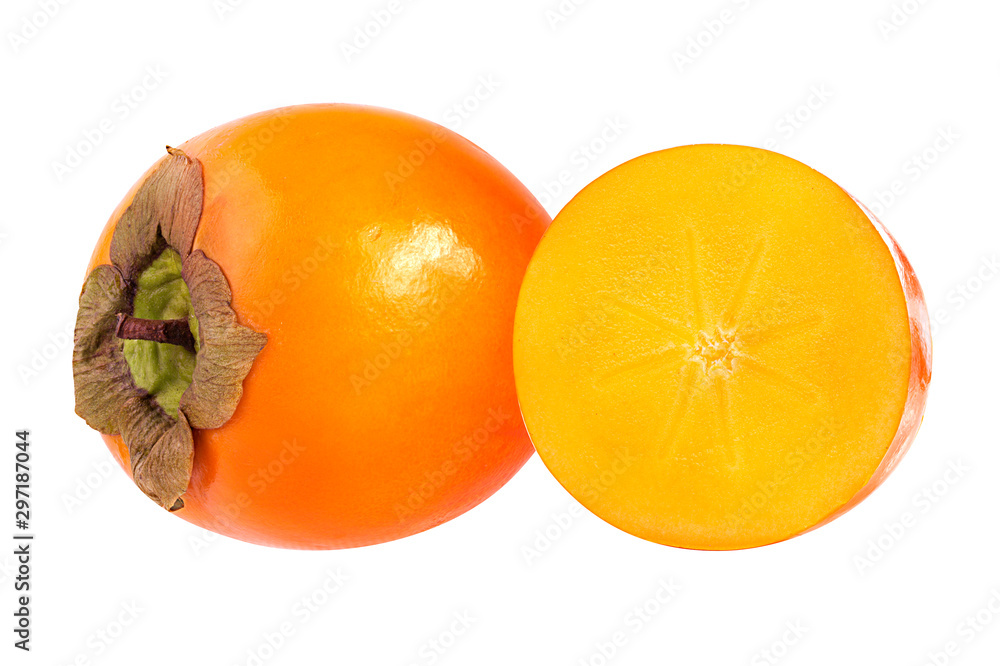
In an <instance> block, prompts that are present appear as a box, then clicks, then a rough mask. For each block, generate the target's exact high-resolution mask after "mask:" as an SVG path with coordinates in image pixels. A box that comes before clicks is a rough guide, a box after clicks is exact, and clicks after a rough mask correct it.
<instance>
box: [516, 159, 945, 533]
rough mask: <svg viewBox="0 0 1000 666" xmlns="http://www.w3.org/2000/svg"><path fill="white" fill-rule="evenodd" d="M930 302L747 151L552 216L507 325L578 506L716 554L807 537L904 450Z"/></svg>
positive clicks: (881, 242) (838, 209)
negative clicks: (925, 302) (513, 316)
mask: <svg viewBox="0 0 1000 666" xmlns="http://www.w3.org/2000/svg"><path fill="white" fill-rule="evenodd" d="M928 330H929V325H928V323H927V318H926V310H925V308H924V306H923V296H922V294H921V292H920V288H919V284H918V283H917V282H916V279H915V277H914V276H913V274H912V270H911V269H910V268H909V264H908V263H907V262H906V259H905V257H904V256H903V255H902V253H901V252H900V251H899V249H898V247H897V246H896V245H895V242H894V241H893V240H892V239H891V237H890V236H888V234H887V233H885V232H884V230H882V229H881V228H880V225H878V223H877V221H875V220H874V219H873V218H870V217H869V215H868V214H867V213H866V211H865V210H864V209H863V208H862V207H861V206H860V205H859V204H858V203H857V202H856V201H855V200H854V199H853V198H852V197H851V196H850V195H848V194H847V193H846V192H845V191H844V190H842V189H841V188H840V187H838V186H837V185H836V184H835V183H833V182H832V181H830V180H829V179H828V178H826V177H825V176H823V175H821V174H819V173H818V172H816V171H814V170H812V169H810V168H809V167H807V166H805V165H803V164H801V163H799V162H797V161H795V160H793V159H791V158H788V157H784V156H782V155H778V154H776V153H772V152H769V151H765V150H760V149H755V148H747V147H742V146H725V145H699V146H686V147H682V148H674V149H671V150H666V151H661V152H658V153H652V154H649V155H645V156H643V157H640V158H637V159H635V160H632V161H630V162H628V163H626V164H624V165H622V166H620V167H618V168H616V169H614V170H612V171H611V172H609V173H607V174H605V175H604V176H602V177H601V178H599V179H598V180H596V181H595V182H593V183H591V184H590V185H589V186H587V187H586V188H585V189H584V190H583V191H582V192H581V193H580V194H578V195H577V196H576V197H575V198H574V199H573V201H571V202H570V203H569V204H568V205H567V206H566V208H565V209H564V210H563V211H562V212H561V213H560V214H559V216H558V217H557V218H556V221H555V222H554V223H553V225H552V226H551V227H550V228H549V230H548V231H547V232H546V234H545V236H544V238H543V239H542V241H541V243H540V245H539V247H538V249H537V251H536V253H535V255H534V258H533V259H532V261H531V264H530V265H529V268H528V271H527V274H526V277H525V281H524V283H523V285H522V288H521V293H520V298H519V302H518V310H517V316H516V321H515V335H514V365H515V376H516V379H517V388H518V397H519V401H520V405H521V410H522V413H523V414H524V418H525V422H526V424H527V426H528V430H529V433H530V434H531V437H532V441H533V442H534V444H535V447H536V449H537V450H538V452H539V455H540V456H541V458H542V460H543V461H544V463H545V464H546V466H547V467H548V468H549V469H550V471H551V472H552V473H553V474H554V475H555V477H556V478H557V479H558V481H559V482H560V483H561V484H562V485H563V486H564V487H566V489H567V490H568V491H569V492H570V493H571V494H572V495H573V496H574V497H575V498H576V499H577V500H579V501H580V502H581V503H582V504H584V505H585V506H586V507H587V508H588V509H590V510H591V511H593V512H594V513H596V514H597V515H598V516H600V517H601V518H603V519H605V520H606V521H608V522H610V523H611V524H613V525H615V526H617V527H619V528H621V529H623V530H625V531H627V532H630V533H632V534H634V535H636V536H639V537H642V538H644V539H648V540H650V541H655V542H658V543H662V544H668V545H672V546H679V547H686V548H698V549H710V550H724V549H736V548H747V547H753V546H760V545H764V544H769V543H773V542H777V541H781V540H784V539H787V538H790V537H792V536H795V535H797V534H801V533H802V532H804V531H807V530H809V529H811V528H814V527H816V526H818V525H820V524H823V523H824V522H827V521H829V520H831V519H832V518H834V517H836V516H837V515H839V514H840V513H842V512H844V511H846V510H847V509H848V508H850V507H851V506H853V505H854V504H856V503H857V502H858V501H860V500H861V499H863V497H864V496H866V495H867V494H869V493H870V492H871V491H872V490H874V487H875V486H877V485H878V483H880V482H881V480H882V479H884V478H885V475H886V474H888V472H889V471H891V468H892V467H893V466H894V465H895V463H896V462H897V461H898V459H899V457H900V456H901V455H902V453H903V452H904V451H905V449H906V447H908V445H909V443H910V441H911V440H912V437H913V435H914V434H915V432H916V429H917V427H918V426H919V422H920V418H921V415H922V413H923V407H924V401H925V395H926V386H927V383H928V381H929V376H930V369H929V333H928Z"/></svg>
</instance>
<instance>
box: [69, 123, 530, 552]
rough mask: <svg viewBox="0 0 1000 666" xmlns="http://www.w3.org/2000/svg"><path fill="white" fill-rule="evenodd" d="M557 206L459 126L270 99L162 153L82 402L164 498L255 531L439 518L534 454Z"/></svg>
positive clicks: (99, 331) (239, 529)
mask: <svg viewBox="0 0 1000 666" xmlns="http://www.w3.org/2000/svg"><path fill="white" fill-rule="evenodd" d="M549 221H550V220H549V219H548V217H547V215H546V214H545V212H544V210H543V209H542V208H541V206H540V205H539V204H538V202H537V201H536V200H535V199H534V198H533V197H532V195H531V194H530V193H529V191H528V190H527V189H526V188H525V187H524V186H523V185H522V184H521V183H520V182H519V181H518V180H517V179H516V178H514V177H513V176H512V175H511V174H510V173H509V172H508V171H507V170H506V169H504V168H503V167H502V166H501V165H500V164H499V163H498V162H497V161H496V160H494V159H493V158H492V157H490V156H489V155H488V154H486V153H485V152H484V151H483V150H482V149H480V148H478V147H477V146H475V145H474V144H472V143H470V142H469V141H467V140H466V139H464V138H462V137H460V136H459V135H457V134H455V133H453V132H451V131H449V130H446V129H444V128H442V127H440V126H438V125H435V124H433V123H431V122H428V121H425V120H421V119H418V118H415V117H412V116H409V115H405V114H402V113H397V112H393V111H388V110H382V109H376V108H371V107H362V106H350V105H334V104H330V105H307V106H297V107H288V108H284V109H277V110H273V111H268V112H265V113H260V114H257V115H253V116H250V117H247V118H243V119H241V120H237V121H234V122H231V123H228V124H226V125H223V126H221V127H217V128H215V129H213V130H210V131H208V132H206V133H204V134H202V135H200V136H198V137H195V138H193V139H191V140H190V141H188V142H186V143H184V144H182V145H180V146H178V147H177V148H172V149H169V153H168V154H167V155H166V156H164V157H163V159H161V160H160V161H159V162H158V163H157V164H156V165H154V167H153V168H152V169H151V170H150V171H149V172H148V173H147V174H146V175H145V176H144V177H143V178H142V179H141V180H140V181H139V182H138V183H137V184H136V185H135V186H134V187H133V188H132V191H131V192H129V194H128V195H127V196H126V198H125V200H124V201H122V203H121V204H120V205H119V206H118V208H117V209H116V210H115V211H114V213H113V215H112V216H111V219H110V221H109V222H108V224H107V226H106V228H105V229H104V232H103V234H102V235H101V237H100V239H99V241H98V243H97V247H96V249H95V250H94V253H93V257H92V258H91V261H90V265H89V268H88V278H87V281H86V283H85V285H84V289H83V292H82V295H81V307H80V313H79V315H78V321H77V328H76V335H75V338H76V340H75V349H74V377H75V386H76V398H77V411H78V413H79V414H80V415H81V416H83V417H84V418H85V419H86V420H87V422H88V423H89V424H90V425H91V426H92V427H94V428H95V429H97V430H99V431H101V433H102V436H103V438H104V440H105V442H106V443H107V446H108V447H109V448H110V450H111V452H112V454H113V455H114V456H115V458H116V459H117V460H118V461H119V463H121V465H122V467H123V468H124V469H125V470H126V472H128V473H129V474H130V475H131V476H132V477H133V479H134V481H135V482H136V484H137V485H138V486H139V488H140V489H142V490H143V492H145V493H146V494H147V495H148V496H149V497H150V498H152V499H154V500H155V501H156V502H158V503H159V504H161V505H162V506H163V507H164V508H167V509H170V510H172V511H174V512H175V513H176V515H178V516H180V517H182V518H184V519H185V520H187V521H190V522H191V523H194V524H196V525H200V526H202V527H205V528H207V529H210V530H214V531H216V532H219V533H221V534H225V535H228V536H231V537H235V538H238V539H242V540H245V541H249V542H254V543H258V544H265V545H271V546H281V547H287V548H303V549H330V548H344V547H353V546H362V545H367V544H375V543H380V542H385V541H389V540H392V539H397V538H400V537H404V536H407V535H411V534H414V533H416V532H420V531H422V530H425V529H428V528H430V527H433V526H434V525H437V524H440V523H442V522H444V521H447V520H449V519H451V518H454V517H455V516H458V515H459V514H461V513H463V512H465V511H467V510H469V509H470V508H472V507H473V506H475V505H477V504H478V503H480V502H482V501H483V500H484V499H486V498H487V497H489V496H490V495H491V494H492V493H494V492H495V491H496V490H497V489H499V488H500V487H501V486H502V485H503V484H504V483H505V482H506V481H507V480H508V479H510V478H511V476H512V475H513V474H514V473H515V472H516V471H517V470H518V469H519V468H520V467H521V466H522V465H523V464H524V462H525V461H526V460H527V459H528V457H529V456H530V455H531V454H532V452H533V449H532V447H531V443H530V440H529V439H528V437H527V433H526V432H525V430H524V426H523V422H522V420H521V418H520V414H519V412H518V406H517V400H516V394H515V387H514V377H513V366H512V342H511V340H512V331H513V317H514V309H515V305H516V299H517V293H518V289H519V287H520V283H521V278H522V276H523V273H524V270H525V267H526V266H527V263H528V260H529V258H530V256H531V253H532V251H533V250H534V247H535V245H536V243H537V241H538V240H539V238H540V237H541V234H542V232H543V230H544V229H545V227H546V226H547V224H548V223H549Z"/></svg>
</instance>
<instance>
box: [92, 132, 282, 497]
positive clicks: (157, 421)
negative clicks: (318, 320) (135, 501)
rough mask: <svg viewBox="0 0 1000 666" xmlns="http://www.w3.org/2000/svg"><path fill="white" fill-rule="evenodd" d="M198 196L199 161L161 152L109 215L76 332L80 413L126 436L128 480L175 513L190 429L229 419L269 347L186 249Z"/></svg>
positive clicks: (211, 269) (199, 255)
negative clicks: (103, 258)
mask: <svg viewBox="0 0 1000 666" xmlns="http://www.w3.org/2000/svg"><path fill="white" fill-rule="evenodd" d="M203 191H204V185H203V180H202V169H201V164H200V163H199V162H198V160H195V159H192V158H190V157H188V156H187V155H185V154H184V153H183V152H181V151H179V150H177V149H173V148H168V155H167V156H166V157H165V158H164V159H163V161H162V162H161V163H160V164H159V166H158V167H157V168H156V169H154V170H153V171H152V172H151V173H150V175H149V176H148V177H147V178H146V180H145V181H144V182H143V183H142V184H141V185H140V186H139V188H138V189H137V191H136V193H135V196H134V198H133V200H132V202H131V204H130V205H129V206H128V208H127V209H126V210H125V211H124V213H123V214H122V215H121V217H120V218H119V219H118V220H117V221H116V226H115V230H114V235H113V236H112V240H111V248H110V256H111V264H110V265H108V264H104V265H100V266H97V267H96V268H95V269H94V270H93V271H92V272H91V274H90V275H89V276H88V277H87V280H86V282H85V284H84V287H83V292H82V293H81V295H80V309H79V312H78V314H77V321H76V330H75V333H74V349H73V378H74V387H75V397H76V411H77V413H78V414H79V415H80V416H82V417H83V418H84V419H85V420H86V421H87V423H88V425H90V426H91V427H92V428H94V429H96V430H98V431H100V432H102V433H104V434H106V435H121V436H122V438H123V439H124V441H125V443H126V445H127V447H128V453H129V464H130V466H131V471H132V477H133V480H134V481H135V483H136V485H138V486H139V488H140V489H141V490H142V491H143V492H144V493H145V494H146V495H148V496H149V497H150V498H151V499H153V500H154V501H156V502H157V503H159V504H160V505H161V506H163V507H164V508H166V509H168V510H171V511H176V510H178V509H181V508H183V506H184V501H183V499H182V496H183V494H184V492H185V491H186V490H187V486H188V483H189V481H190V479H191V472H192V467H193V461H194V436H193V432H192V430H193V429H202V428H217V427H219V426H221V425H223V424H224V423H226V421H228V420H229V419H230V417H231V416H232V414H233V412H234V411H235V410H236V405H237V404H238V403H239V400H240V397H241V396H242V392H243V379H244V378H245V377H246V375H247V373H248V372H249V371H250V367H251V365H252V364H253V361H254V359H255V358H256V357H257V355H258V354H259V353H260V351H261V350H262V349H263V348H264V345H265V343H266V342H267V338H266V336H265V335H264V334H262V333H259V332H257V331H254V330H252V329H250V328H248V327H247V326H244V325H242V324H240V323H239V322H238V320H237V316H236V313H235V312H234V311H233V309H232V306H231V300H232V294H231V292H230V289H229V284H228V282H227V281H226V278H225V275H224V274H223V272H222V269H221V268H220V267H219V266H218V265H217V264H215V263H214V262H213V261H212V260H211V259H209V258H208V257H207V256H206V255H205V253H204V252H202V251H201V250H195V249H194V237H195V233H196V232H197V229H198V223H199V222H200V219H201V211H202V198H203Z"/></svg>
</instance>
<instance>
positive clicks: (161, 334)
mask: <svg viewBox="0 0 1000 666" xmlns="http://www.w3.org/2000/svg"><path fill="white" fill-rule="evenodd" d="M115 336H116V337H119V338H121V339H122V340H149V341H150V342H165V343H166V344H168V345H177V346H178V347H183V348H184V349H187V350H188V351H190V352H193V351H195V348H194V335H192V334H191V326H190V324H188V320H187V319H137V318H136V317H133V316H131V315H127V314H125V313H124V312H119V313H118V325H117V326H115Z"/></svg>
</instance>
